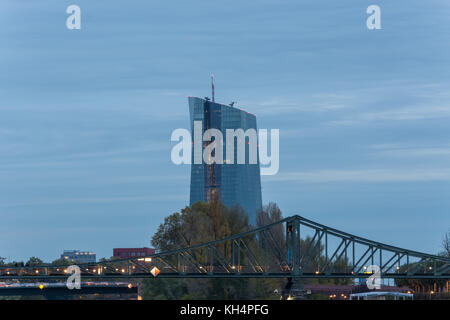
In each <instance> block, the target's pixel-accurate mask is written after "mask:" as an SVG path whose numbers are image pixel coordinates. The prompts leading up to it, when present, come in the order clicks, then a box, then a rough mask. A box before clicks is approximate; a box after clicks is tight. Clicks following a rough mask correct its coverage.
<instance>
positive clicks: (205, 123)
mask: <svg viewBox="0 0 450 320" xmlns="http://www.w3.org/2000/svg"><path fill="white" fill-rule="evenodd" d="M189 113H190V121H191V131H192V138H193V139H194V121H200V122H201V123H202V135H203V133H204V132H205V131H206V130H207V129H218V130H220V131H221V132H222V134H223V146H224V148H223V159H224V163H223V164H217V163H213V164H206V163H205V162H204V161H202V163H201V164H195V163H194V157H195V156H196V155H195V153H197V157H198V158H199V159H203V157H202V154H203V150H204V148H205V147H206V146H207V145H208V144H209V143H211V142H209V141H208V142H202V144H201V146H202V147H201V150H200V149H199V148H197V149H196V148H193V152H192V164H191V166H192V167H191V194H190V203H191V205H192V204H193V203H195V202H197V201H203V202H208V201H210V200H212V199H220V200H221V201H222V202H223V203H224V204H225V205H226V206H227V207H229V208H231V207H233V206H234V205H239V206H241V207H242V208H243V209H244V210H245V212H246V214H247V215H248V217H249V221H250V223H251V224H252V225H255V223H256V213H257V212H258V210H260V209H261V206H262V199H261V177H260V168H259V157H258V158H257V161H256V163H255V164H251V163H250V162H249V146H248V145H249V141H248V140H246V141H244V143H245V146H246V147H245V163H244V164H238V163H237V152H236V150H237V143H239V142H241V141H238V140H239V139H238V138H236V137H235V138H234V140H235V141H234V143H235V147H234V150H235V152H234V161H233V164H230V163H227V162H226V150H225V149H226V148H225V146H226V144H227V141H226V129H233V130H235V129H242V130H244V131H246V130H247V129H255V130H257V127H256V116H255V115H253V114H251V113H248V112H246V111H244V110H241V109H239V108H234V107H232V106H228V105H223V104H219V103H215V102H212V101H208V100H205V99H201V98H196V97H189ZM247 139H248V138H247ZM257 151H258V150H257Z"/></svg>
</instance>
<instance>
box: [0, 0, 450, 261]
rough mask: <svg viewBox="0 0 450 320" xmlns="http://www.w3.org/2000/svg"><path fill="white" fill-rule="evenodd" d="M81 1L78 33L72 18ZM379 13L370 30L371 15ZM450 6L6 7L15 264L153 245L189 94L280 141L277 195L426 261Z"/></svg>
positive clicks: (449, 60)
mask: <svg viewBox="0 0 450 320" xmlns="http://www.w3.org/2000/svg"><path fill="white" fill-rule="evenodd" d="M72 4H76V5H78V6H79V7H80V8H81V29H80V30H68V29H67V27H66V19H67V18H68V16H69V14H67V13H66V8H67V7H68V6H69V5H72ZM373 4H376V5H378V6H379V7H380V9H381V27H382V28H381V29H380V30H368V28H367V27H366V19H367V18H368V16H369V15H368V14H367V13H366V9H367V7H368V6H369V5H373ZM449 17H450V3H449V2H448V1H447V0H427V1H423V0H422V1H417V0H411V1H408V2H405V1H386V0H370V1H366V0H342V1H335V0H319V1H317V0H305V1H291V0H262V1H242V0H241V1H234V0H229V1H221V2H219V1H211V0H208V1H206V0H192V1H181V0H169V1H167V0H165V1H155V0H151V1H143V0H142V1H137V0H128V1H105V0H96V1H88V0H70V1H68V0H40V1H31V0H23V1H17V0H3V1H1V2H0V39H1V41H0V219H1V222H0V256H1V257H5V258H7V261H11V260H27V259H28V258H29V257H31V256H38V257H40V258H42V259H44V260H45V261H51V260H54V259H57V258H58V257H59V255H60V254H61V253H62V251H63V250H66V249H79V250H92V251H94V252H95V253H96V254H97V257H98V258H101V257H110V256H111V255H112V249H113V248H114V247H142V246H150V239H151V237H152V235H153V233H154V232H155V231H156V229H157V227H158V225H159V224H160V223H162V222H163V219H164V217H166V216H168V215H170V214H172V213H173V212H176V211H178V210H180V209H181V208H183V207H184V206H186V205H188V204H189V179H190V167H189V166H188V165H180V166H177V165H174V164H173V163H172V162H171V160H170V152H171V148H172V147H173V146H174V145H175V143H173V142H171V141H170V136H171V133H172V131H173V130H175V129H177V128H189V113H188V104H187V97H188V96H198V97H204V96H207V95H210V78H209V75H210V74H211V73H214V74H215V80H216V83H215V89H216V101H218V102H222V103H226V104H227V103H230V102H231V101H237V105H238V106H240V107H242V108H243V109H245V110H247V111H249V112H251V113H254V114H256V116H257V119H258V127H259V128H266V129H279V130H280V156H279V157H280V170H279V173H278V174H277V175H274V176H263V177H262V192H263V193H262V197H263V202H264V203H268V202H269V201H272V202H276V203H277V204H278V205H279V206H280V208H281V210H282V211H283V214H284V216H290V215H293V214H299V215H301V216H304V217H306V218H308V219H311V220H314V221H317V222H319V223H321V224H324V225H328V226H331V227H334V228H337V229H340V230H343V231H346V232H349V233H353V234H356V235H359V236H362V237H366V238H369V239H371V240H375V241H380V242H383V243H389V244H392V245H396V246H399V247H404V248H407V249H414V250H417V251H423V252H427V253H437V252H439V251H440V245H441V240H442V238H443V236H444V234H445V232H447V231H449V230H450V19H449Z"/></svg>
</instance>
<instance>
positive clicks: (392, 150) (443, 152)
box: [371, 144, 450, 157]
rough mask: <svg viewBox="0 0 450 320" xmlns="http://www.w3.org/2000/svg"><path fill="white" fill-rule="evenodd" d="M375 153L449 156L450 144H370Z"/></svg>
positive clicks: (410, 155)
mask: <svg viewBox="0 0 450 320" xmlns="http://www.w3.org/2000/svg"><path fill="white" fill-rule="evenodd" d="M371 148H372V149H374V150H376V154H379V155H383V156H393V157H428V156H431V157H433V156H449V155H450V145H444V146H430V145H429V146H424V145H422V146H421V145H412V144H378V145H372V146H371Z"/></svg>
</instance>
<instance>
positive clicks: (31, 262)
mask: <svg viewBox="0 0 450 320" xmlns="http://www.w3.org/2000/svg"><path fill="white" fill-rule="evenodd" d="M43 264H44V261H42V260H41V259H39V258H37V257H31V258H30V259H28V261H27V262H26V263H25V267H37V266H42V265H43Z"/></svg>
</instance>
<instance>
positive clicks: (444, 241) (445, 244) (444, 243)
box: [441, 231, 450, 257]
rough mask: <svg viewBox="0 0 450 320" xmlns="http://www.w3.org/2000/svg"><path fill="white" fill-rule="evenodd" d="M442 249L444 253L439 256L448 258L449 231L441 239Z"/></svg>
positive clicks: (449, 255)
mask: <svg viewBox="0 0 450 320" xmlns="http://www.w3.org/2000/svg"><path fill="white" fill-rule="evenodd" d="M442 248H443V249H444V251H443V252H442V253H441V254H442V255H443V256H447V257H450V231H448V232H447V233H446V234H445V235H444V238H443V239H442Z"/></svg>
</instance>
